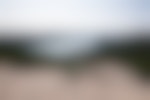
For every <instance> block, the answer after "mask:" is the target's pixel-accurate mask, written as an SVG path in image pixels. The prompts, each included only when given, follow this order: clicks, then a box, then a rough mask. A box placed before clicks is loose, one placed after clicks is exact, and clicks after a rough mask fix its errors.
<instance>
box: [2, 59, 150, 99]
mask: <svg viewBox="0 0 150 100" xmlns="http://www.w3.org/2000/svg"><path fill="white" fill-rule="evenodd" d="M0 64H1V65H0V66H1V68H0V100H149V99H150V96H149V95H150V87H149V88H148V85H147V86H146V84H144V82H143V81H141V80H139V79H138V77H137V76H136V73H134V72H132V71H131V70H128V69H127V66H130V65H129V64H126V63H123V62H120V61H104V62H103V63H101V64H95V65H92V66H101V67H93V68H92V66H91V68H89V69H88V68H87V69H86V70H83V71H81V72H77V73H76V74H75V75H71V74H69V73H67V72H66V71H65V70H62V69H60V68H57V67H54V68H51V69H49V68H47V67H46V66H49V65H46V64H37V65H36V64H34V65H24V66H36V68H33V69H18V68H16V69H15V68H13V67H12V66H15V64H13V63H12V62H5V61H1V62H0ZM44 66H45V67H44ZM58 66H59V65H58Z"/></svg>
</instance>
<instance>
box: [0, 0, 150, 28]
mask: <svg viewBox="0 0 150 100" xmlns="http://www.w3.org/2000/svg"><path fill="white" fill-rule="evenodd" d="M147 1H148V0H0V8H1V9H0V15H1V16H0V21H1V24H0V25H1V26H2V25H3V24H5V26H16V27H19V26H22V27H35V28H58V27H59V28H68V29H69V28H73V27H77V28H81V29H82V28H106V29H107V28H126V27H127V28H132V27H134V26H137V23H139V22H140V21H143V20H146V19H145V17H146V16H147V15H149V14H148V13H149V3H148V2H147ZM147 20H148V18H147Z"/></svg>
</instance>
